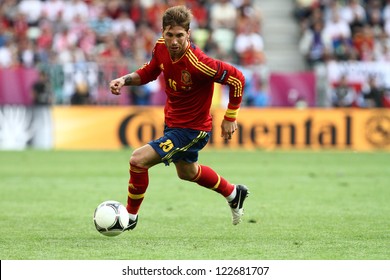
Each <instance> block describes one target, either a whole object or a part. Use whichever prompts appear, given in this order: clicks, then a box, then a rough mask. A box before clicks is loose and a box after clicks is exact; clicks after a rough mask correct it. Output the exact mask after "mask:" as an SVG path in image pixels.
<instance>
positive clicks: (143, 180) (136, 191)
mask: <svg viewBox="0 0 390 280" xmlns="http://www.w3.org/2000/svg"><path fill="white" fill-rule="evenodd" d="M148 185H149V175H148V169H145V168H141V167H137V166H134V165H131V164H130V180H129V187H128V191H129V193H128V197H127V206H126V209H127V211H128V212H129V213H130V214H134V215H135V214H137V213H138V210H139V208H140V206H141V203H142V201H143V200H144V195H145V192H146V189H147V188H148Z"/></svg>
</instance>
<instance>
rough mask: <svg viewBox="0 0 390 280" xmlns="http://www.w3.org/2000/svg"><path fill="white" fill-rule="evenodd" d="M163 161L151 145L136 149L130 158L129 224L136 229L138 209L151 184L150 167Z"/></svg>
mask: <svg viewBox="0 0 390 280" xmlns="http://www.w3.org/2000/svg"><path fill="white" fill-rule="evenodd" d="M160 162H161V158H160V156H159V155H158V154H157V153H156V151H155V150H154V149H153V148H152V147H151V146H150V145H149V144H147V145H145V146H142V147H141V148H138V149H136V150H134V152H133V153H132V155H131V158H130V171H129V172H130V179H129V185H128V197H127V205H126V209H127V211H128V212H129V226H128V227H127V230H130V229H134V228H135V226H136V225H137V221H138V211H139V208H140V206H141V204H142V201H143V199H144V196H145V192H146V189H147V188H148V185H149V174H148V169H149V168H150V167H152V166H154V165H156V164H158V163H160Z"/></svg>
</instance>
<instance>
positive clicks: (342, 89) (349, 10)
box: [294, 0, 390, 107]
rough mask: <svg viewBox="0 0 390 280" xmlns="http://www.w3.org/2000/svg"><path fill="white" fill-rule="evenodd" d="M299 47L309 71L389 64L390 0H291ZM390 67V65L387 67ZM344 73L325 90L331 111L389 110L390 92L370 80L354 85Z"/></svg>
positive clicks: (375, 79) (379, 82)
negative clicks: (334, 63)
mask: <svg viewBox="0 0 390 280" xmlns="http://www.w3.org/2000/svg"><path fill="white" fill-rule="evenodd" d="M295 4H296V6H295V13H294V15H295V18H296V20H297V21H298V24H299V27H300V31H301V33H300V35H301V37H300V42H299V47H300V51H301V53H302V54H303V55H304V57H305V59H306V62H307V65H308V68H309V69H313V68H315V67H316V66H317V65H319V64H320V65H321V64H323V63H326V62H329V61H338V62H343V61H349V62H351V61H352V62H353V61H358V62H367V63H370V62H380V63H383V64H385V65H387V64H388V63H390V0H338V1H336V0H295ZM389 65H390V64H389ZM347 76H348V73H344V74H342V75H341V76H340V77H339V80H338V81H336V82H334V83H333V85H332V86H331V87H330V88H329V93H328V96H329V100H330V101H331V105H333V106H334V107H389V106H390V103H389V100H390V89H389V88H387V87H386V86H385V85H384V84H383V83H381V82H383V81H380V77H377V76H375V75H373V74H370V75H368V77H367V78H366V81H365V82H364V83H353V82H351V81H349V80H348V77H347Z"/></svg>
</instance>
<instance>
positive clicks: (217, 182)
mask: <svg viewBox="0 0 390 280" xmlns="http://www.w3.org/2000/svg"><path fill="white" fill-rule="evenodd" d="M191 157H192V155H189V157H188V158H187V159H186V160H187V161H190V159H191ZM187 161H185V160H179V161H177V162H175V166H176V170H177V174H178V176H179V178H180V179H183V180H187V181H191V182H195V183H197V184H198V185H200V186H203V187H205V188H208V189H210V190H213V191H216V192H217V193H220V194H221V195H223V196H224V197H225V198H226V200H227V202H228V203H229V206H230V208H231V212H232V223H233V224H234V225H237V224H239V223H240V222H241V217H242V216H243V214H244V201H245V199H246V197H247V196H248V194H249V192H248V189H247V187H245V186H243V185H233V184H231V183H229V182H228V181H227V180H226V179H225V178H224V177H222V176H220V175H219V174H218V173H217V172H215V171H214V170H213V169H212V168H210V167H208V166H205V165H199V164H198V163H197V162H187Z"/></svg>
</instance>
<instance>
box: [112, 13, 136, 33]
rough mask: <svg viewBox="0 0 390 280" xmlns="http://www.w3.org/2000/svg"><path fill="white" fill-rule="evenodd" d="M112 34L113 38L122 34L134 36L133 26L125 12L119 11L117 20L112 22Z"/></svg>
mask: <svg viewBox="0 0 390 280" xmlns="http://www.w3.org/2000/svg"><path fill="white" fill-rule="evenodd" d="M112 32H113V33H114V35H115V36H118V35H119V34H121V33H122V32H125V33H126V35H127V36H130V37H132V36H134V34H135V24H134V22H133V21H132V20H131V19H130V17H129V15H128V14H127V13H126V12H125V11H121V12H120V13H119V16H118V18H117V19H116V20H115V21H114V22H113V24H112Z"/></svg>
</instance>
